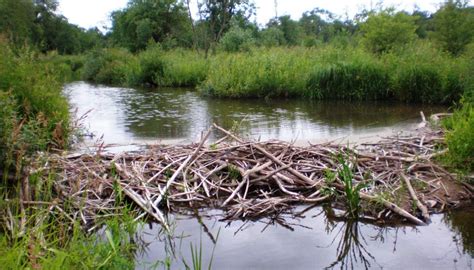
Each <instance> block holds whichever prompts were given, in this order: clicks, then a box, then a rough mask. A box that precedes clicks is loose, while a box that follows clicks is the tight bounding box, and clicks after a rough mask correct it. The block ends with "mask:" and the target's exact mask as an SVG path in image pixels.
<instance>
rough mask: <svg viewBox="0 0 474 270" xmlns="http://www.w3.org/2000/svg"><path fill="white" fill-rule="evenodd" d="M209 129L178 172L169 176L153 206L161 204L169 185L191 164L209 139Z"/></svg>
mask: <svg viewBox="0 0 474 270" xmlns="http://www.w3.org/2000/svg"><path fill="white" fill-rule="evenodd" d="M211 130H212V129H211V128H210V129H209V130H208V131H207V133H206V135H204V137H203V138H202V139H201V142H200V143H199V145H198V146H197V147H196V150H194V152H193V154H192V155H190V156H189V157H188V158H187V159H186V160H185V161H184V162H183V163H182V164H181V166H179V168H178V170H176V172H175V173H174V174H173V175H172V176H171V178H170V179H169V180H168V182H167V183H166V187H165V188H164V189H163V191H162V193H161V194H160V196H158V198H157V199H156V200H155V201H154V202H153V204H154V205H159V203H160V202H161V200H162V199H163V196H164V195H165V194H166V192H168V189H169V188H170V187H171V185H172V184H173V183H174V181H175V180H176V178H177V177H178V175H179V174H180V173H181V171H182V170H183V169H184V167H186V166H187V165H188V163H189V162H191V161H192V160H193V159H194V158H195V157H196V156H197V154H198V153H199V150H200V149H201V147H202V146H203V145H204V143H205V142H206V140H207V138H208V137H209V135H210V134H211Z"/></svg>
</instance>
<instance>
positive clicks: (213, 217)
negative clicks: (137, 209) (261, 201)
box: [136, 207, 474, 269]
mask: <svg viewBox="0 0 474 270" xmlns="http://www.w3.org/2000/svg"><path fill="white" fill-rule="evenodd" d="M298 209H301V208H298ZM298 209H297V211H298ZM300 213H302V214H298V215H290V216H286V217H285V216H280V217H278V218H277V217H271V218H269V219H264V220H259V221H234V222H231V223H228V222H221V221H219V214H222V213H220V212H218V211H210V212H206V211H204V212H201V213H199V215H197V216H196V215H194V216H181V215H176V216H172V217H171V218H172V219H173V221H172V223H173V224H174V234H173V236H166V237H164V236H163V234H161V233H160V226H156V225H155V226H152V227H148V226H146V227H144V228H143V229H142V230H141V231H140V233H139V235H140V236H141V237H142V238H143V241H145V242H146V243H148V244H147V251H146V252H144V253H141V254H138V255H137V257H136V261H137V268H143V269H144V268H147V267H145V266H144V265H148V266H149V265H151V264H154V263H156V262H159V263H163V262H167V263H169V264H170V265H171V269H176V268H177V269H184V268H185V264H184V261H186V263H188V264H189V262H190V261H191V257H192V255H191V248H190V247H191V246H193V247H200V251H202V260H203V266H204V267H205V268H207V265H208V264H209V262H211V261H212V262H213V269H382V268H383V269H466V268H470V267H472V265H473V262H474V259H473V256H472V253H469V254H467V253H465V252H462V250H463V249H464V248H466V247H465V244H464V243H465V241H470V240H465V241H457V239H461V238H465V237H466V236H465V233H466V230H464V228H465V227H451V226H450V224H449V223H447V222H446V218H445V217H443V216H442V215H437V216H433V223H432V224H431V225H430V226H427V227H417V228H414V227H379V226H376V225H372V224H368V223H361V222H356V221H342V220H341V219H338V218H335V217H334V215H333V214H332V213H329V212H328V209H325V208H321V207H316V208H311V209H310V210H308V211H305V212H303V211H301V212H300ZM471 221H472V220H471ZM465 224H467V222H466V223H465ZM282 225H283V226H282ZM459 228H462V229H459ZM470 230H472V229H470V228H467V231H470ZM471 244H472V243H471Z"/></svg>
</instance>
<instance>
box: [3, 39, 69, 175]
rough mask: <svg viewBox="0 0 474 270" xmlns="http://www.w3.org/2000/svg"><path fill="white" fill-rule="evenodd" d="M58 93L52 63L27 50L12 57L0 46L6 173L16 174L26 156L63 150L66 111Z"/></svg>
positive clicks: (60, 86)
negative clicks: (51, 150)
mask: <svg viewBox="0 0 474 270" xmlns="http://www.w3.org/2000/svg"><path fill="white" fill-rule="evenodd" d="M17 54H18V55H17ZM61 91H62V83H61V80H60V77H59V76H58V74H57V69H56V68H54V67H52V65H51V64H49V63H44V62H42V61H39V59H38V57H37V55H36V54H35V53H34V52H33V51H31V50H29V49H24V50H21V51H19V52H17V53H16V54H14V53H13V52H12V51H11V50H10V48H9V47H8V46H7V45H6V44H0V106H1V110H0V128H1V129H0V149H1V150H2V151H1V154H0V165H1V167H3V168H4V169H5V170H10V169H15V170H16V171H17V172H19V171H20V170H21V165H22V162H23V160H22V157H23V156H24V155H25V154H28V153H32V152H33V151H37V150H47V149H48V148H49V147H51V146H54V147H55V148H62V147H65V145H66V143H67V136H68V133H69V108H68V105H67V102H66V99H65V98H64V97H63V96H62V93H61ZM14 162H15V163H14ZM13 165H16V168H12V166H13Z"/></svg>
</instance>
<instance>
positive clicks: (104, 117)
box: [65, 82, 446, 144]
mask: <svg viewBox="0 0 474 270" xmlns="http://www.w3.org/2000/svg"><path fill="white" fill-rule="evenodd" d="M65 92H66V93H67V95H68V96H69V98H70V101H71V103H72V104H73V106H74V107H76V108H78V111H79V112H78V113H79V114H82V113H84V112H86V111H88V110H91V109H92V111H91V112H90V113H89V117H88V118H87V119H86V121H85V126H86V127H87V128H89V129H90V131H91V132H93V133H94V134H96V135H97V136H101V135H104V138H105V141H106V142H107V143H118V144H128V143H143V142H152V141H161V142H163V143H177V142H191V141H197V140H198V138H199V136H200V134H201V133H202V132H203V131H206V130H207V129H208V128H209V126H211V125H212V123H217V124H219V125H221V126H222V127H224V128H226V129H230V128H232V127H235V126H238V128H237V131H238V132H239V133H240V134H242V135H246V136H250V137H253V138H255V139H258V138H260V139H262V140H266V139H280V140H286V141H290V140H291V141H293V140H294V141H297V142H301V143H306V142H308V141H312V142H318V141H324V140H340V141H342V140H344V139H348V140H359V139H361V138H362V139H364V138H367V137H376V136H379V135H388V134H391V133H392V132H393V131H399V130H404V129H411V128H412V127H413V126H414V125H415V124H416V123H418V122H419V121H420V116H419V112H420V110H423V111H424V112H425V114H427V115H428V114H430V113H432V112H443V111H445V110H446V108H443V107H435V106H423V107H420V106H412V105H406V104H387V103H373V102H372V103H357V104H353V103H342V102H311V101H307V100H301V99H299V100H294V99H293V100H282V99H277V100H267V101H265V100H262V99H259V100H253V99H244V100H242V99H239V100H230V99H224V100H222V99H221V100H216V99H207V98H202V97H200V96H199V95H198V94H197V93H196V92H194V91H190V90H184V89H157V90H141V89H129V88H113V87H104V86H94V85H91V84H87V83H84V82H77V83H73V84H70V85H68V86H66V91H65ZM216 136H218V135H216Z"/></svg>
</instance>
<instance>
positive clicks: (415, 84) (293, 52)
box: [200, 43, 469, 104]
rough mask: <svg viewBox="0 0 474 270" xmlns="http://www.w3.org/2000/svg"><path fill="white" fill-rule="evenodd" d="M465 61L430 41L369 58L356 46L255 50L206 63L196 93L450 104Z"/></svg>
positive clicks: (462, 84) (457, 91)
mask: <svg viewBox="0 0 474 270" xmlns="http://www.w3.org/2000/svg"><path fill="white" fill-rule="evenodd" d="M467 63H468V60H467V59H463V58H453V57H452V56H449V55H447V54H445V53H443V52H441V51H439V50H438V49H436V48H434V47H433V46H431V45H430V44H429V43H426V44H425V43H422V44H421V45H418V44H415V45H413V47H408V48H407V49H406V50H404V51H401V52H392V53H390V54H384V55H381V56H379V55H373V54H370V53H368V52H365V51H364V50H363V49H362V48H359V47H346V48H338V47H335V46H331V45H325V46H321V47H316V48H272V49H255V50H253V51H250V52H248V53H237V54H218V55H217V56H215V57H213V58H212V59H211V64H210V68H209V73H208V75H207V79H206V80H205V82H204V83H203V84H202V85H201V86H200V90H201V91H202V92H203V93H204V94H207V95H211V96H217V97H231V98H239V97H267V96H285V97H286V96H296V97H309V98H312V99H343V100H398V101H402V102H412V103H437V104H440V103H444V104H452V103H453V102H455V101H457V100H459V98H460V96H461V95H462V94H463V93H464V91H465V89H466V83H465V81H466V78H467V77H468V76H467V72H468V70H469V69H468V65H467Z"/></svg>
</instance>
